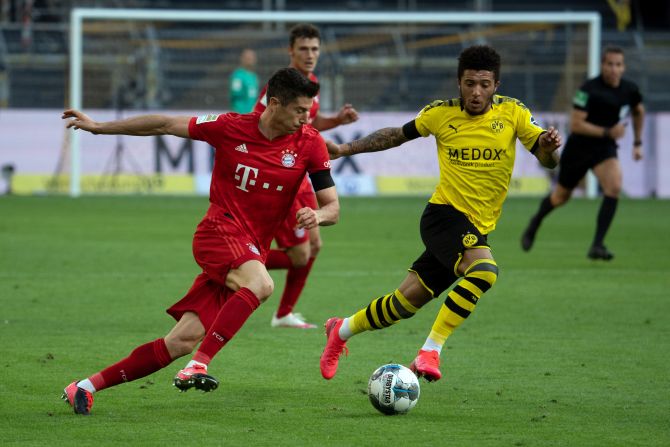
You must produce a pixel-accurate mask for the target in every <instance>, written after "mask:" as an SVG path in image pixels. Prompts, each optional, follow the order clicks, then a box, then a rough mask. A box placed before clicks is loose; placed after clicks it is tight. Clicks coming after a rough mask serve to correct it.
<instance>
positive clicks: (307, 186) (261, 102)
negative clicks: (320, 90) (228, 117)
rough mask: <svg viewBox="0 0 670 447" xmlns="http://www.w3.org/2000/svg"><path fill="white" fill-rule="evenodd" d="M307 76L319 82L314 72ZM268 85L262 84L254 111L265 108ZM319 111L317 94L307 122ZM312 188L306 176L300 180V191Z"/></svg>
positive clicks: (308, 191) (312, 119)
mask: <svg viewBox="0 0 670 447" xmlns="http://www.w3.org/2000/svg"><path fill="white" fill-rule="evenodd" d="M307 78H308V79H309V80H310V81H312V82H319V79H318V78H317V77H316V75H315V74H314V73H310V74H309V76H307ZM267 93H268V85H267V84H265V85H264V86H263V89H262V90H261V93H260V95H259V96H258V101H256V105H255V106H254V112H258V113H262V112H263V110H265V109H266V108H267V106H268V95H267ZM317 113H319V95H316V96H315V97H314V102H312V108H311V109H309V122H310V123H311V122H312V121H314V118H315V117H316V114H317ZM313 192H314V190H313V189H312V183H311V182H310V181H309V178H308V177H305V179H304V180H303V182H302V185H301V186H300V193H301V194H302V193H307V194H309V193H313Z"/></svg>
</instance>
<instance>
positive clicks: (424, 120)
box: [414, 101, 444, 137]
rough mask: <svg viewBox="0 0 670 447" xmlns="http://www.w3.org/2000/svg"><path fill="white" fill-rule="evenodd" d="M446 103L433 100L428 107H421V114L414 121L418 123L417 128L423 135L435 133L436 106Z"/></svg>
mask: <svg viewBox="0 0 670 447" xmlns="http://www.w3.org/2000/svg"><path fill="white" fill-rule="evenodd" d="M442 104H444V101H433V102H431V103H430V104H428V105H427V106H426V107H424V108H423V109H421V111H420V112H419V114H418V115H417V116H416V118H414V123H415V124H416V130H417V131H419V134H421V136H422V137H427V136H428V135H431V134H433V130H432V128H433V123H434V121H435V120H434V117H435V116H436V114H435V108H436V107H438V106H441V105H442Z"/></svg>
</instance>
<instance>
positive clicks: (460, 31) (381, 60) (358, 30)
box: [0, 0, 670, 197]
mask: <svg viewBox="0 0 670 447" xmlns="http://www.w3.org/2000/svg"><path fill="white" fill-rule="evenodd" d="M73 6H77V7H107V8H110V7H111V8H152V9H154V10H159V9H182V10H187V9H190V10H193V9H198V10H202V9H215V10H226V9H229V10H244V11H263V10H266V11H320V12H323V11H351V12H352V13H355V12H356V11H367V12H370V11H394V12H402V11H406V12H429V11H436V12H449V11H451V12H464V11H474V12H515V11H516V12H529V11H533V12H535V11H538V12H543V11H544V12H547V13H549V12H552V11H553V12H566V11H574V12H584V11H595V12H598V13H600V15H601V18H602V25H603V27H602V42H603V44H616V45H620V46H621V47H623V48H624V49H625V51H626V62H627V76H628V77H630V78H632V79H634V80H635V81H636V82H637V83H638V84H639V85H640V87H641V89H642V91H643V93H644V97H645V106H646V107H647V110H648V111H649V112H650V113H649V115H648V119H647V125H646V128H645V134H644V138H643V140H644V142H645V149H646V157H645V160H644V161H643V162H641V163H633V162H632V160H631V157H630V156H628V153H629V146H630V143H631V138H632V135H631V134H632V132H627V135H626V137H625V138H624V139H623V140H622V156H621V157H620V158H621V160H622V163H623V164H624V172H625V175H624V193H625V194H626V195H628V196H631V197H657V196H660V197H669V196H670V179H667V178H666V177H668V176H667V175H665V176H664V175H663V170H662V169H663V166H667V165H668V163H670V153H668V151H669V150H670V149H666V148H665V146H664V145H662V144H660V142H662V141H664V140H665V139H667V137H668V135H666V132H667V131H666V130H665V129H668V128H670V118H668V115H667V114H666V113H665V112H667V110H668V108H669V106H668V104H670V93H669V92H668V91H667V89H666V88H665V85H666V76H667V72H668V68H667V67H669V66H670V43H669V42H670V38H669V37H668V36H669V31H668V23H669V22H670V19H669V16H670V6H668V4H659V5H657V6H654V8H652V7H651V6H650V4H648V3H647V2H641V1H638V2H635V1H634V2H626V1H624V2H618V1H614V0H611V1H605V0H601V1H584V2H568V3H566V2H558V1H547V2H540V3H537V2H524V1H482V0H480V1H463V2H448V3H447V2H439V1H418V0H417V1H369V2H365V1H358V2H356V1H349V2H331V3H318V4H313V3H311V2H306V1H270V0H266V1H249V2H241V1H229V2H206V1H197V2H181V1H113V2H111V1H110V2H103V1H76V2H71V1H70V2H69V1H55V0H54V1H4V2H3V3H2V8H1V10H0V14H1V16H0V23H1V24H2V32H1V33H0V132H1V133H2V135H3V139H2V142H1V143H0V145H1V146H0V165H2V167H3V173H4V175H3V176H2V180H0V188H1V189H0V191H7V190H8V189H9V185H8V179H9V178H10V177H11V180H12V185H11V187H12V190H13V192H15V193H19V194H26V193H27V194H34V193H40V194H41V193H67V191H68V182H69V180H68V179H69V170H70V162H69V155H70V154H69V152H68V149H69V147H68V141H67V137H68V135H67V133H66V132H64V130H63V128H62V123H61V122H60V120H59V116H58V111H60V110H61V109H62V108H63V107H66V106H67V104H68V101H69V92H68V85H69V65H68V61H69V34H68V33H69V14H70V10H71V8H72V7H73ZM318 25H319V26H320V27H321V29H322V33H323V51H322V56H321V58H320V61H319V66H318V67H317V74H318V75H319V78H320V81H321V83H322V92H321V107H322V110H323V111H325V112H329V111H334V110H337V109H338V108H339V107H340V106H341V105H342V104H344V103H345V102H348V103H351V104H353V105H354V106H355V107H356V108H357V109H358V110H359V111H360V112H361V117H362V119H361V121H360V122H359V123H356V124H354V125H352V126H344V127H341V128H338V129H336V130H333V131H331V132H326V133H325V135H326V137H328V138H332V139H335V140H340V141H346V140H350V139H352V138H355V137H357V136H360V135H364V134H367V133H369V132H370V131H372V130H375V129H377V128H379V127H383V126H386V125H397V124H398V123H402V122H405V121H407V120H408V119H411V118H412V117H413V116H414V114H415V113H416V112H417V111H418V110H419V109H420V108H421V107H423V106H424V105H425V104H427V103H429V102H431V101H432V100H434V99H439V98H446V97H452V96H455V95H456V88H455V86H456V76H455V70H456V67H455V64H456V57H457V55H458V53H459V52H460V50H461V49H462V48H463V47H465V46H467V45H471V44H474V43H483V42H486V43H491V44H493V45H494V46H495V47H496V48H497V49H498V50H499V51H500V53H501V54H502V56H503V72H502V86H501V88H500V92H501V93H502V94H505V95H508V96H513V97H516V98H519V99H521V100H522V101H524V103H526V104H527V105H528V106H529V107H530V108H531V110H533V111H534V113H535V115H536V118H537V119H538V121H539V122H540V123H541V124H542V125H545V126H547V125H550V124H551V125H556V126H557V127H558V128H559V129H560V130H561V131H562V132H563V133H564V134H565V135H567V128H566V126H567V115H568V113H569V110H570V104H571V99H572V95H573V93H574V91H575V89H576V88H577V87H578V86H579V85H580V83H581V82H582V81H583V80H584V79H585V78H586V76H587V66H586V63H587V32H586V27H585V26H583V25H573V24H570V25H557V24H549V23H541V22H538V23H532V24H495V25H482V24H464V25H459V24H453V25H444V24H439V25H438V24H433V25H431V24H428V25H416V24H398V25H393V26H390V25H384V24H375V25H369V24H363V25H348V24H347V25H345V24H329V23H319V24H318ZM290 26H291V24H290V23H245V24H239V23H215V22H212V23H207V22H205V23H196V24H194V23H186V22H181V23H180V22H151V21H137V22H135V21H132V22H131V21H104V20H98V21H89V22H88V23H85V25H84V34H83V42H84V54H83V66H84V72H83V78H84V82H83V91H82V98H83V108H84V109H85V110H87V111H89V112H91V113H92V114H94V116H96V118H100V119H112V118H114V117H121V116H130V115H132V114H137V113H145V112H146V111H153V110H166V111H171V112H173V113H188V114H198V115H199V114H203V113H212V112H221V111H225V110H227V108H228V106H229V95H228V84H227V82H228V81H227V80H228V76H229V75H230V73H231V72H232V71H233V70H234V69H235V67H236V66H237V64H238V56H239V52H240V50H241V49H242V48H244V47H247V46H249V47H251V48H254V49H255V50H256V51H257V52H258V56H259V61H260V62H259V64H258V66H257V72H258V74H259V78H260V79H261V80H264V79H267V78H268V77H269V75H270V74H271V73H272V72H273V71H274V70H275V69H276V68H278V67H281V66H283V65H285V64H286V62H287V55H286V46H287V42H286V31H287V29H288V28H289V27H290ZM35 123H39V125H40V128H41V131H40V132H39V133H36V132H34V131H32V129H33V127H34V125H35ZM82 140H83V142H82V153H83V155H82V174H83V178H82V188H83V192H84V193H95V192H106V193H168V194H182V193H186V194H193V193H200V194H206V193H207V184H208V179H209V168H210V163H209V159H210V155H211V154H210V153H209V148H207V147H204V146H201V145H200V144H198V143H194V144H190V143H183V142H181V141H180V140H178V139H158V138H155V139H151V140H149V139H147V141H138V140H137V139H130V140H128V139H125V138H118V139H116V140H115V139H113V138H107V139H100V138H97V139H95V138H90V137H88V136H83V137H82ZM408 146H411V149H409V150H407V149H406V150H404V151H402V152H401V153H398V152H394V151H391V152H388V153H384V154H383V155H382V156H374V158H372V157H366V156H361V157H357V158H355V159H349V160H342V161H337V162H335V163H334V172H335V174H336V175H338V176H339V178H338V180H339V181H338V184H339V185H340V189H341V192H342V193H344V194H351V195H377V194H391V195H397V194H419V195H425V194H428V193H429V192H430V190H431V188H432V186H433V185H434V179H435V176H436V175H437V169H436V166H435V165H436V163H434V153H433V149H432V143H431V141H428V140H426V141H421V142H413V143H411V144H410V145H408ZM415 148H416V150H415ZM519 152H520V154H519V155H518V157H517V164H516V167H515V172H514V176H513V182H512V185H511V194H513V195H514V194H517V195H519V194H524V195H540V194H543V193H544V192H545V191H546V190H547V189H548V188H549V186H550V183H551V181H552V180H553V179H552V176H551V173H547V172H545V171H544V170H542V169H541V168H540V167H539V166H538V165H537V163H536V162H535V160H534V159H533V158H532V157H531V156H529V155H527V154H526V153H525V151H523V150H520V151H519ZM408 161H411V162H408ZM9 174H11V175H9Z"/></svg>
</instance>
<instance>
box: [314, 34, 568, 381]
mask: <svg viewBox="0 0 670 447" xmlns="http://www.w3.org/2000/svg"><path fill="white" fill-rule="evenodd" d="M499 74H500V56H499V55H498V53H497V52H496V51H495V50H494V49H493V48H491V47H489V46H473V47H470V48H467V49H465V50H464V51H463V52H462V53H461V55H460V57H459V59H458V88H459V91H460V97H459V98H457V99H450V100H447V101H435V102H433V103H432V104H430V105H428V106H426V107H425V108H424V109H423V110H421V112H419V114H418V115H417V117H416V118H415V119H414V120H412V121H410V122H409V123H407V124H405V125H404V126H403V127H395V128H393V127H389V128H385V129H380V130H378V131H376V132H373V133H372V134H370V135H368V136H367V137H364V138H361V139H359V140H356V141H352V142H351V143H345V144H341V145H337V144H335V143H333V142H327V146H328V151H329V152H330V155H331V158H332V159H335V158H338V157H341V156H348V155H354V154H359V153H362V152H376V151H382V150H386V149H390V148H392V147H396V146H399V145H401V144H402V143H405V142H406V141H409V140H413V139H415V138H418V137H420V136H422V137H427V136H429V135H433V136H435V140H436V142H437V156H438V160H439V164H440V181H439V183H438V185H437V187H436V188H435V193H434V194H433V196H432V197H431V198H430V200H429V203H428V205H427V206H426V208H425V210H424V213H423V216H422V217H421V224H420V229H421V238H422V240H423V243H424V245H425V251H424V252H423V253H422V254H421V255H420V256H419V257H418V258H417V259H416V261H414V264H413V265H412V267H411V268H410V269H409V273H408V274H407V276H406V277H405V279H404V280H403V281H402V283H401V284H400V286H399V287H398V288H397V289H395V290H394V291H393V292H391V293H389V294H387V295H384V296H381V297H379V298H377V299H375V300H373V301H372V302H371V303H370V304H369V305H368V306H366V307H364V308H362V309H360V310H359V311H358V312H356V313H355V314H353V315H352V316H350V317H349V318H344V319H341V318H337V317H333V318H330V319H329V320H328V321H327V322H326V324H325V326H326V337H327V342H326V347H325V348H324V350H323V354H322V355H321V374H322V375H323V377H324V378H325V379H331V378H332V377H333V376H334V375H335V373H336V372H337V364H338V361H339V357H340V355H341V353H342V351H344V350H346V349H347V348H346V341H347V340H348V339H349V338H350V337H351V336H353V335H356V334H358V333H361V332H364V331H370V330H374V329H383V328H385V327H388V326H391V325H392V324H394V323H397V322H398V321H400V320H402V319H406V318H410V317H411V316H413V315H414V314H415V313H416V312H417V311H418V310H419V309H420V308H421V307H422V306H423V305H424V304H426V303H428V302H429V301H430V300H432V299H433V298H436V297H438V296H439V295H440V294H441V293H442V292H444V291H445V290H447V289H448V288H449V287H451V286H452V284H453V283H454V282H456V281H458V282H457V284H456V285H455V286H454V288H453V289H452V290H451V291H450V292H449V293H448V294H447V297H446V299H445V301H444V304H443V305H442V306H441V307H440V311H439V314H438V315H437V318H436V319H435V322H434V324H433V327H432V330H431V331H430V334H429V335H428V338H427V339H426V342H425V343H424V345H423V346H422V347H421V349H420V350H419V353H418V355H417V357H416V358H415V359H414V361H413V362H412V364H411V365H410V367H411V369H412V370H413V371H414V372H415V373H416V374H417V375H418V376H419V377H421V376H423V377H424V378H425V379H427V380H429V381H432V380H438V379H440V377H442V373H441V372H440V369H439V366H440V352H441V350H442V346H443V345H444V343H445V341H446V339H447V337H448V336H449V335H451V333H452V332H453V331H454V329H456V327H458V326H459V325H460V324H461V323H462V322H463V321H464V320H465V319H466V318H467V317H468V316H469V315H470V314H471V313H472V311H473V310H474V308H475V306H476V304H477V301H478V300H479V299H480V298H481V296H482V294H483V293H484V292H486V291H487V290H489V289H490V288H491V286H493V284H494V283H495V281H496V279H497V277H498V266H497V265H496V262H495V260H494V259H493V256H492V255H491V249H490V247H489V245H488V243H487V235H488V234H489V233H490V232H491V231H493V229H494V228H495V226H496V222H497V221H498V218H499V217H500V213H501V210H502V204H503V201H504V200H505V196H506V195H507V190H508V187H509V182H510V177H511V176H512V168H513V167H514V156H515V147H516V140H517V138H518V139H519V140H520V141H521V142H522V143H523V145H524V146H525V147H526V148H527V149H528V150H529V151H530V152H531V153H533V154H534V155H535V157H537V159H538V160H539V161H540V163H542V165H544V166H546V167H548V168H553V167H555V166H556V164H557V162H558V157H557V156H556V154H555V151H556V149H557V148H558V147H559V146H560V145H561V138H560V136H559V134H558V132H557V131H556V129H554V128H549V129H548V130H544V129H542V128H541V127H539V126H538V125H537V123H536V122H535V120H534V119H533V116H532V115H531V113H530V111H529V110H528V109H527V108H526V107H525V106H524V105H523V104H522V103H521V102H519V101H518V100H516V99H514V98H509V97H505V96H500V95H496V90H497V89H498V86H499V85H500V80H499Z"/></svg>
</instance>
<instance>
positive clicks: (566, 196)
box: [550, 191, 571, 207]
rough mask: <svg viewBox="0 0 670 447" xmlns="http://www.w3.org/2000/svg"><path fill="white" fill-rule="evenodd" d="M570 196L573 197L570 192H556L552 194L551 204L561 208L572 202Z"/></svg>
mask: <svg viewBox="0 0 670 447" xmlns="http://www.w3.org/2000/svg"><path fill="white" fill-rule="evenodd" d="M570 195H571V192H570V191H560V192H559V191H554V192H553V193H552V194H551V199H550V200H551V204H552V205H553V206H555V207H556V206H561V205H563V204H565V202H567V201H568V200H570Z"/></svg>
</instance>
